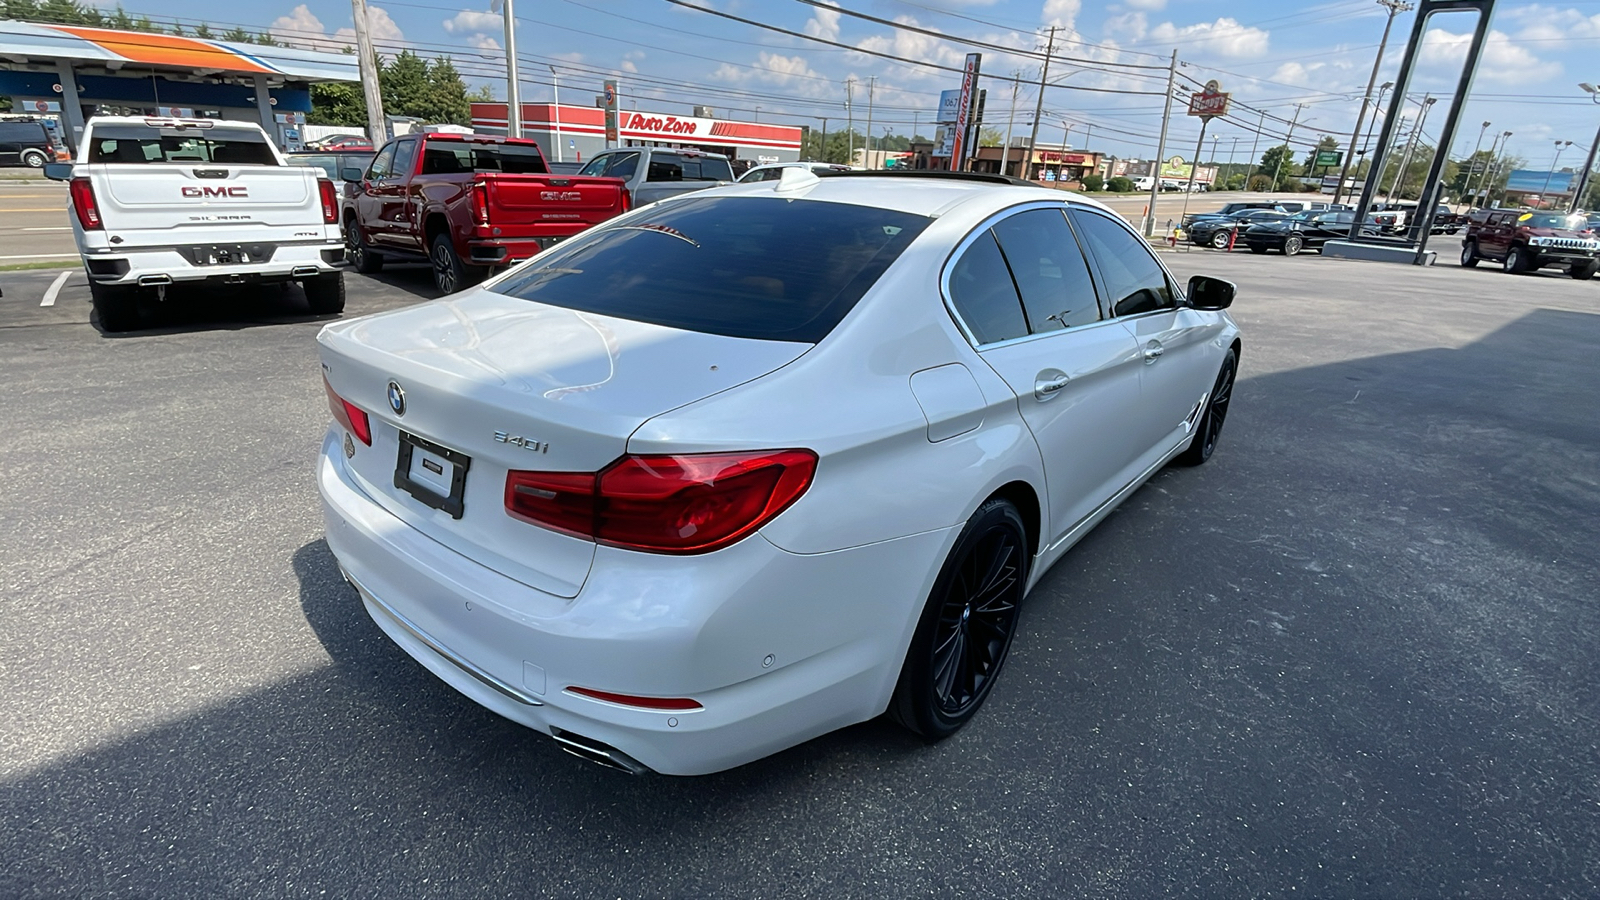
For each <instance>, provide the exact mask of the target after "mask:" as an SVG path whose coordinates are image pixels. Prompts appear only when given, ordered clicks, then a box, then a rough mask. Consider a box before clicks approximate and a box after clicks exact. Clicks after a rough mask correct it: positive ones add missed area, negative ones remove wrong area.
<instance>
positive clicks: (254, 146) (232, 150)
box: [89, 125, 278, 166]
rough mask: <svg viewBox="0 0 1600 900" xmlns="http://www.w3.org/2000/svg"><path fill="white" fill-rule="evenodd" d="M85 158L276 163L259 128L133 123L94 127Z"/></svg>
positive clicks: (130, 160) (252, 163) (233, 163)
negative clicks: (189, 126) (194, 126)
mask: <svg viewBox="0 0 1600 900" xmlns="http://www.w3.org/2000/svg"><path fill="white" fill-rule="evenodd" d="M89 162H92V163H173V162H176V163H189V162H207V163H223V164H228V165H241V166H275V165H277V164H278V160H277V159H276V158H275V157H274V156H273V155H272V148H271V147H269V146H268V145H267V141H266V138H265V137H263V136H262V135H261V134H260V133H259V132H255V131H245V130H243V129H238V128H205V129H188V128H185V129H182V130H179V129H174V128H144V127H140V126H137V125H132V126H112V127H109V128H96V129H95V130H94V132H93V135H92V137H91V140H90V142H89Z"/></svg>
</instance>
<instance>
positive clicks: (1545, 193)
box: [1539, 141, 1572, 209]
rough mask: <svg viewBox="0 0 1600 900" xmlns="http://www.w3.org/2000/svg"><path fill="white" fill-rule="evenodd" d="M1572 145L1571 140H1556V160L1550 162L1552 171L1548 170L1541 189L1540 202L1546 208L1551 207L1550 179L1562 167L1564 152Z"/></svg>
mask: <svg viewBox="0 0 1600 900" xmlns="http://www.w3.org/2000/svg"><path fill="white" fill-rule="evenodd" d="M1571 146H1572V142H1571V141H1556V161H1555V162H1553V163H1551V164H1550V171H1549V172H1546V173H1545V176H1544V188H1543V189H1541V190H1540V191H1539V202H1540V203H1541V204H1542V205H1543V206H1544V207H1545V208H1546V209H1548V208H1549V207H1550V179H1551V178H1554V177H1555V174H1556V170H1557V169H1559V168H1561V154H1562V152H1563V151H1565V150H1566V149H1567V148H1568V147H1571Z"/></svg>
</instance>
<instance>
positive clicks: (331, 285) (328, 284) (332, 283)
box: [300, 272, 344, 316]
mask: <svg viewBox="0 0 1600 900" xmlns="http://www.w3.org/2000/svg"><path fill="white" fill-rule="evenodd" d="M300 287H301V289H302V290H304V291H305V292H306V305H307V306H309V307H311V312H312V313H314V314H316V315H319V316H326V315H331V314H334V313H342V312H344V273H343V272H329V273H327V274H326V275H318V276H316V277H315V278H302V279H301V280H300Z"/></svg>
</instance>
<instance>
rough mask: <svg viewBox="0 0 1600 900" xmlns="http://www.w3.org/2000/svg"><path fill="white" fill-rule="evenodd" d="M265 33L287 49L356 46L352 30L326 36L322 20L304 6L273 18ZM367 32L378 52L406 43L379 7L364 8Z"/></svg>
mask: <svg viewBox="0 0 1600 900" xmlns="http://www.w3.org/2000/svg"><path fill="white" fill-rule="evenodd" d="M267 31H268V33H270V34H271V35H272V36H273V37H274V38H277V39H278V40H280V41H282V42H283V43H285V44H288V45H289V46H291V47H306V48H309V49H312V50H342V49H344V48H345V47H354V46H355V44H356V31H355V29H354V28H341V29H339V30H338V31H335V32H334V33H333V34H328V30H327V28H325V27H324V26H323V24H322V20H321V19H318V18H317V17H316V16H315V15H314V14H312V12H311V10H310V9H309V8H307V7H306V4H304V3H302V4H300V5H299V6H296V7H295V8H294V9H293V10H291V11H290V12H289V14H288V15H287V16H279V17H278V18H276V19H274V20H273V22H272V25H271V27H269V28H268V29H267ZM367 32H368V33H369V34H370V35H371V36H372V41H373V43H375V44H377V45H378V49H379V51H380V52H382V51H385V50H389V49H391V48H392V47H394V45H396V44H404V43H405V40H406V36H405V34H404V33H403V32H401V30H400V26H399V25H396V24H395V22H394V19H391V18H389V13H388V11H387V10H385V9H383V8H382V7H377V6H368V7H367Z"/></svg>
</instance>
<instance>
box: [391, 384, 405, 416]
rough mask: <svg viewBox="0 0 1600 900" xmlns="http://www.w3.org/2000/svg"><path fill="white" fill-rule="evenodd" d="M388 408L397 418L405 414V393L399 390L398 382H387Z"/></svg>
mask: <svg viewBox="0 0 1600 900" xmlns="http://www.w3.org/2000/svg"><path fill="white" fill-rule="evenodd" d="M389 408H390V409H392V410H394V414H395V415H397V416H403V415H405V414H406V392H405V391H404V390H401V388H400V382H398V381H391V382H389Z"/></svg>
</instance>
